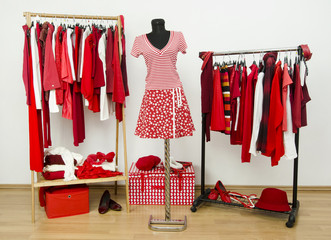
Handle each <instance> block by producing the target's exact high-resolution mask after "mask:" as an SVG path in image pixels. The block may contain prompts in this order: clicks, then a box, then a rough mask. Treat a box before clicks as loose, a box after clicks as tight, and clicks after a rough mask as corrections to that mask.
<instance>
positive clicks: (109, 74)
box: [106, 28, 114, 93]
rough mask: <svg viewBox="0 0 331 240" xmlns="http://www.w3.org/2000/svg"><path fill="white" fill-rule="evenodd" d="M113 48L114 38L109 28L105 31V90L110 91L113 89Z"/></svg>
mask: <svg viewBox="0 0 331 240" xmlns="http://www.w3.org/2000/svg"><path fill="white" fill-rule="evenodd" d="M113 48H114V38H113V32H112V29H111V28H108V31H107V47H106V82H107V84H106V92H107V93H112V92H113V89H114V71H113V67H112V63H113Z"/></svg>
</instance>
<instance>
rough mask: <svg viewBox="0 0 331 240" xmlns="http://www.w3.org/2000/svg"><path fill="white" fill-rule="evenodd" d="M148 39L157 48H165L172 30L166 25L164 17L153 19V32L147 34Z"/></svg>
mask: <svg viewBox="0 0 331 240" xmlns="http://www.w3.org/2000/svg"><path fill="white" fill-rule="evenodd" d="M146 35H147V38H148V41H149V42H150V43H151V44H152V45H153V46H154V47H155V48H157V49H160V50H161V49H162V48H164V47H165V46H166V45H167V43H168V41H169V38H170V31H168V30H166V29H165V27H164V20H163V19H153V20H152V32H150V33H148V34H146Z"/></svg>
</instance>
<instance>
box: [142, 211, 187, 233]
mask: <svg viewBox="0 0 331 240" xmlns="http://www.w3.org/2000/svg"><path fill="white" fill-rule="evenodd" d="M148 228H149V229H151V230H153V231H159V232H181V231H184V230H185V229H186V228H187V220H186V216H185V218H184V220H177V219H173V220H171V219H170V220H163V219H153V217H152V215H150V217H149V221H148Z"/></svg>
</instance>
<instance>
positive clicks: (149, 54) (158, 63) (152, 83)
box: [131, 31, 187, 90]
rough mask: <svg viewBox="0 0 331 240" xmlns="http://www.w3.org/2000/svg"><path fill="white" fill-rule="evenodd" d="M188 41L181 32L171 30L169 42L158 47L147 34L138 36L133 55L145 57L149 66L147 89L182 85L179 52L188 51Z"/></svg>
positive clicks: (132, 51)
mask: <svg viewBox="0 0 331 240" xmlns="http://www.w3.org/2000/svg"><path fill="white" fill-rule="evenodd" d="M186 48H187V45H186V42H185V39H184V36H183V34H182V33H181V32H175V31H171V32H170V37H169V40H168V43H167V45H166V46H165V47H163V48H162V49H157V48H156V47H154V46H153V45H152V44H151V43H150V42H149V40H148V38H147V36H146V34H144V35H140V36H138V37H136V39H135V41H134V43H133V47H132V50H131V55H132V56H134V57H139V56H140V55H141V54H142V55H143V56H144V58H145V63H146V66H147V76H146V86H145V89H148V90H152V89H169V88H177V87H181V86H182V83H181V81H180V79H179V75H178V73H177V68H176V62H177V54H178V52H179V51H180V52H182V53H184V54H185V53H186Z"/></svg>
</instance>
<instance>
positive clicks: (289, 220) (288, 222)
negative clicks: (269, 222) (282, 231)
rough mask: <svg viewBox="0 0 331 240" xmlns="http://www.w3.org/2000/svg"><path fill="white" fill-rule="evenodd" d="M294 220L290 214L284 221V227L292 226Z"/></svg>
mask: <svg viewBox="0 0 331 240" xmlns="http://www.w3.org/2000/svg"><path fill="white" fill-rule="evenodd" d="M294 222H295V216H294V215H292V214H291V215H290V216H289V218H288V221H287V222H286V227H288V228H291V227H293V226H294Z"/></svg>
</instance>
